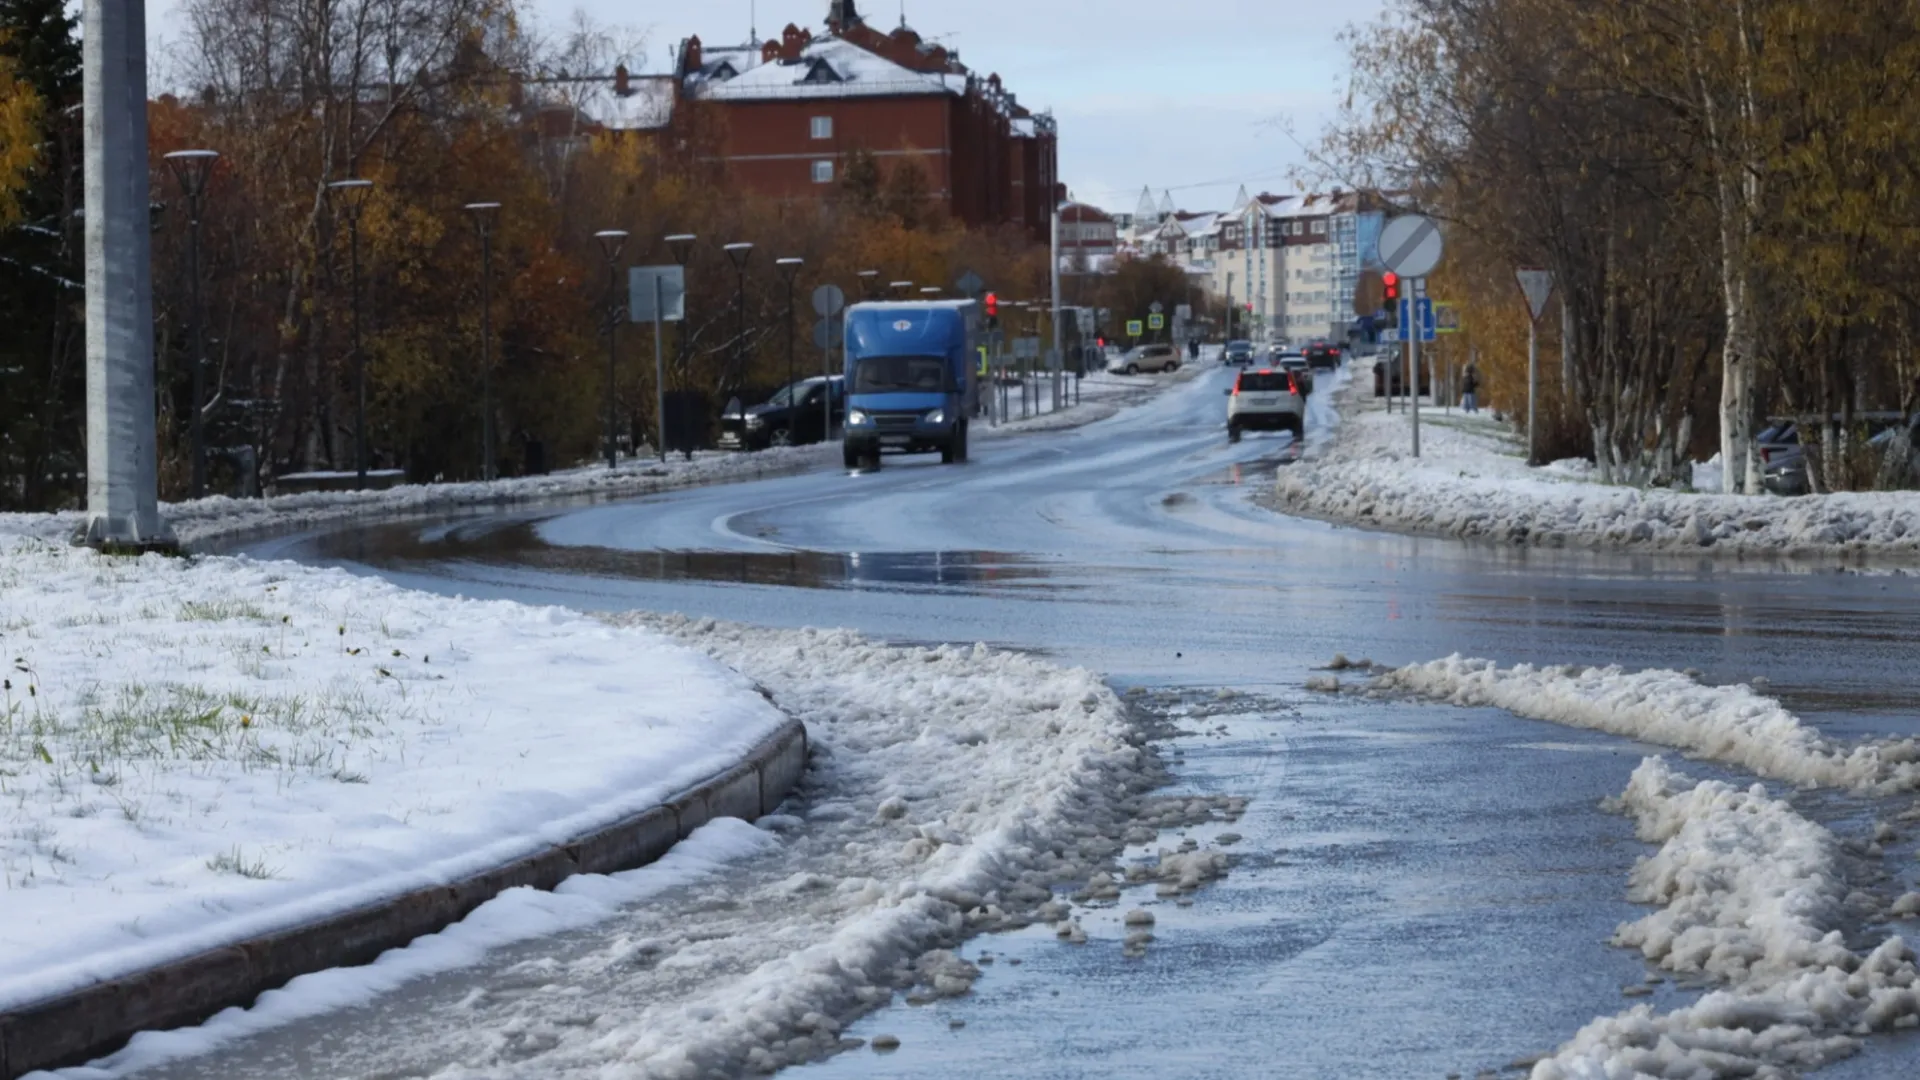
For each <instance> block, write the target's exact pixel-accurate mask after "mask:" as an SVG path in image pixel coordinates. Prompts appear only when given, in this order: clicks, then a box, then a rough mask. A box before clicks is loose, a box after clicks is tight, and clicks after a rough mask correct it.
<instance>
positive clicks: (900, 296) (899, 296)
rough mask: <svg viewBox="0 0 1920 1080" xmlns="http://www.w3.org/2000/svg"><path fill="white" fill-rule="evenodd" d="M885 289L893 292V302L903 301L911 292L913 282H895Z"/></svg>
mask: <svg viewBox="0 0 1920 1080" xmlns="http://www.w3.org/2000/svg"><path fill="white" fill-rule="evenodd" d="M887 287H888V288H890V289H892V290H893V298H894V299H895V300H905V299H906V298H907V294H908V293H910V292H912V291H913V282H911V281H896V282H894V283H893V284H891V285H889V286H887Z"/></svg>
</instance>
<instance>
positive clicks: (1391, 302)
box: [1380, 270, 1400, 326]
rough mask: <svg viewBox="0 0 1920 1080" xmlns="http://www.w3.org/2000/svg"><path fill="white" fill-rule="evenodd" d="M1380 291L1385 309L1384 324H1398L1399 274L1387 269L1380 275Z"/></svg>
mask: <svg viewBox="0 0 1920 1080" xmlns="http://www.w3.org/2000/svg"><path fill="white" fill-rule="evenodd" d="M1380 284H1381V286H1382V289H1381V293H1382V295H1383V296H1384V297H1385V301H1384V303H1385V307H1386V309H1387V318H1386V324H1387V325H1388V326H1399V325H1400V275H1399V274H1396V273H1394V272H1393V271H1391V270H1389V271H1387V272H1386V273H1384V274H1381V275H1380Z"/></svg>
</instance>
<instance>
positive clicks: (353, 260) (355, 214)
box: [327, 179, 373, 487]
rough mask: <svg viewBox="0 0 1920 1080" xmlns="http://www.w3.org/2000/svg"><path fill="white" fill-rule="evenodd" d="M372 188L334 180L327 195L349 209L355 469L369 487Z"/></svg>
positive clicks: (361, 482)
mask: <svg viewBox="0 0 1920 1080" xmlns="http://www.w3.org/2000/svg"><path fill="white" fill-rule="evenodd" d="M372 191H373V181H371V180H359V179H354V180H335V181H334V182H332V183H330V184H328V185H327V192H328V194H330V195H332V196H333V197H334V198H336V199H339V200H340V205H341V206H342V207H343V208H344V209H345V210H346V212H347V249H348V252H349V256H348V258H349V260H350V265H351V267H352V274H353V277H352V283H353V284H352V288H353V387H354V408H353V471H354V474H355V476H356V477H357V478H358V485H359V486H360V487H366V486H367V354H366V352H365V351H364V350H362V349H361V347H360V211H361V210H362V209H364V208H365V205H366V201H367V196H368V194H369V193H371V192H372Z"/></svg>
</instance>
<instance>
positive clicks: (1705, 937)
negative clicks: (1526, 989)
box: [1532, 757, 1920, 1080]
mask: <svg viewBox="0 0 1920 1080" xmlns="http://www.w3.org/2000/svg"><path fill="white" fill-rule="evenodd" d="M1614 809H1617V810H1620V811H1622V812H1625V813H1627V814H1629V815H1631V816H1632V817H1633V818H1634V821H1635V824H1636V827H1637V829H1638V832H1639V835H1640V838H1641V839H1643V840H1646V841H1648V842H1651V843H1657V844H1659V845H1660V847H1659V849H1658V850H1657V851H1655V852H1654V853H1653V854H1652V855H1650V856H1647V857H1646V858H1643V859H1641V860H1640V861H1639V863H1638V864H1637V865H1636V866H1635V867H1634V869H1633V872H1632V875H1631V881H1630V889H1629V896H1630V897H1631V898H1632V899H1634V900H1636V901H1638V902H1641V903H1647V904H1658V905H1661V907H1660V908H1659V910H1656V911H1654V912H1653V913H1651V914H1649V915H1647V916H1646V917H1644V918H1642V919H1639V920H1637V921H1635V922H1632V923H1627V924H1625V925H1623V926H1621V927H1620V929H1619V931H1618V932H1617V934H1616V935H1615V938H1614V943H1615V944H1617V945H1620V946H1622V947H1625V948H1633V949H1638V950H1639V951H1640V952H1641V953H1642V954H1643V955H1645V956H1646V957H1647V959H1648V960H1649V961H1650V962H1651V963H1653V964H1654V965H1656V966H1657V967H1659V968H1661V969H1663V970H1665V971H1669V972H1673V973H1676V974H1682V975H1689V976H1710V977H1712V978H1714V979H1715V980H1717V981H1720V982H1722V983H1724V988H1723V989H1719V990H1715V991H1714V992H1712V993H1709V994H1707V995H1706V996H1705V997H1703V998H1701V999H1700V1000H1699V1001H1697V1002H1695V1003H1693V1004H1691V1005H1687V1006H1684V1007H1681V1008H1677V1009H1674V1010H1671V1011H1669V1012H1665V1013H1662V1012H1657V1011H1656V1010H1655V1009H1653V1008H1652V1007H1651V1006H1650V1005H1645V1004H1642V1005H1637V1006H1635V1007H1633V1008H1631V1009H1628V1010H1627V1011H1625V1012H1622V1013H1620V1014H1618V1015H1615V1016H1606V1017H1601V1018H1600V1019H1597V1020H1595V1021H1593V1022H1592V1023H1590V1024H1588V1025H1587V1026H1586V1027H1584V1028H1582V1029H1581V1030H1580V1032H1579V1033H1578V1034H1576V1035H1575V1036H1574V1037H1573V1039H1572V1040H1571V1041H1569V1042H1568V1043H1567V1044H1566V1045H1565V1046H1563V1047H1561V1048H1560V1049H1559V1050H1558V1051H1557V1052H1556V1053H1554V1054H1553V1055H1552V1056H1551V1057H1548V1058H1546V1059H1544V1060H1541V1061H1540V1062H1538V1063H1536V1064H1535V1065H1534V1068H1533V1073H1532V1075H1533V1080H1632V1078H1638V1077H1717V1076H1784V1075H1790V1074H1794V1073H1798V1072H1800V1071H1803V1070H1808V1069H1814V1068H1817V1067H1819V1066H1821V1065H1823V1064H1827V1063H1829V1062H1832V1061H1835V1060H1837V1059H1839V1058H1842V1057H1845V1056H1847V1055H1849V1054H1851V1053H1853V1052H1854V1051H1855V1050H1856V1049H1857V1048H1858V1045H1859V1044H1858V1037H1860V1036H1865V1035H1869V1034H1872V1033H1875V1032H1887V1031H1893V1030H1897V1029H1910V1028H1913V1027H1916V1026H1920V989H1916V986H1917V985H1920V976H1917V974H1916V971H1915V968H1914V955H1913V952H1912V950H1911V949H1909V948H1908V947H1907V944H1906V942H1905V941H1904V940H1903V939H1902V938H1900V937H1898V936H1895V937H1889V938H1887V939H1886V940H1884V941H1883V942H1881V943H1880V944H1879V945H1877V946H1876V947H1874V948H1873V949H1872V950H1871V951H1869V952H1867V953H1866V954H1865V955H1861V954H1859V953H1856V952H1854V951H1853V950H1851V949H1849V948H1848V946H1847V944H1846V942H1845V941H1844V940H1843V938H1842V935H1841V933H1840V931H1839V929H1838V928H1837V924H1838V923H1839V921H1840V920H1841V917H1842V914H1843V908H1844V906H1845V902H1846V898H1847V892H1848V886H1847V883H1846V877H1845V873H1844V870H1843V868H1842V866H1841V865H1840V852H1839V844H1838V843H1837V841H1836V840H1835V838H1834V836H1833V834H1832V833H1830V832H1829V831H1828V830H1826V829H1825V828H1823V827H1821V826H1819V825H1817V824H1815V823H1813V822H1811V821H1808V820H1807V819H1806V818H1804V817H1802V816H1800V814H1798V813H1797V812H1795V811H1794V809H1793V808H1792V807H1791V806H1790V805H1788V804H1787V803H1785V802H1782V801H1780V800H1777V799H1773V798H1770V797H1769V796H1768V795H1767V793H1766V791H1765V789H1764V788H1763V787H1761V786H1760V785H1758V784H1755V785H1754V786H1753V787H1751V788H1749V789H1747V790H1744V791H1743V790H1741V789H1738V788H1735V787H1732V786H1731V785H1728V784H1723V783H1720V782H1718V781H1704V782H1701V783H1697V784H1696V783H1693V782H1692V781H1690V780H1689V779H1688V778H1687V777H1685V776H1683V775H1681V774H1680V773H1678V772H1675V771H1674V770H1673V769H1672V768H1670V767H1669V766H1668V765H1667V764H1666V762H1665V761H1663V760H1662V759H1660V758H1657V757H1656V758H1648V759H1647V760H1646V761H1644V762H1642V763H1641V765H1640V767H1639V768H1638V769H1636V770H1635V771H1634V774H1633V778H1632V780H1631V781H1630V782H1629V784H1628V787H1627V790H1626V793H1625V795H1624V796H1623V797H1622V798H1621V799H1619V800H1618V801H1617V802H1616V803H1615V804H1614Z"/></svg>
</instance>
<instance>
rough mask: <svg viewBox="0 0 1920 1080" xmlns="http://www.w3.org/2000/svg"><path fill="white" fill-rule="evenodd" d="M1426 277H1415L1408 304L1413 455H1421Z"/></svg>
mask: <svg viewBox="0 0 1920 1080" xmlns="http://www.w3.org/2000/svg"><path fill="white" fill-rule="evenodd" d="M1426 285H1427V279H1426V278H1414V279H1413V290H1412V291H1413V302H1412V303H1411V304H1409V305H1407V306H1408V307H1409V308H1411V309H1412V310H1411V311H1409V312H1408V314H1410V315H1412V316H1413V320H1412V321H1413V325H1412V326H1411V327H1408V330H1409V331H1411V332H1410V333H1408V334H1407V399H1408V401H1409V402H1411V405H1412V408H1413V456H1414V457H1416V458H1417V457H1419V456H1420V337H1421V335H1422V334H1423V333H1424V332H1425V330H1426V320H1424V319H1422V318H1421V317H1420V300H1421V298H1422V297H1423V296H1425V295H1426Z"/></svg>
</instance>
